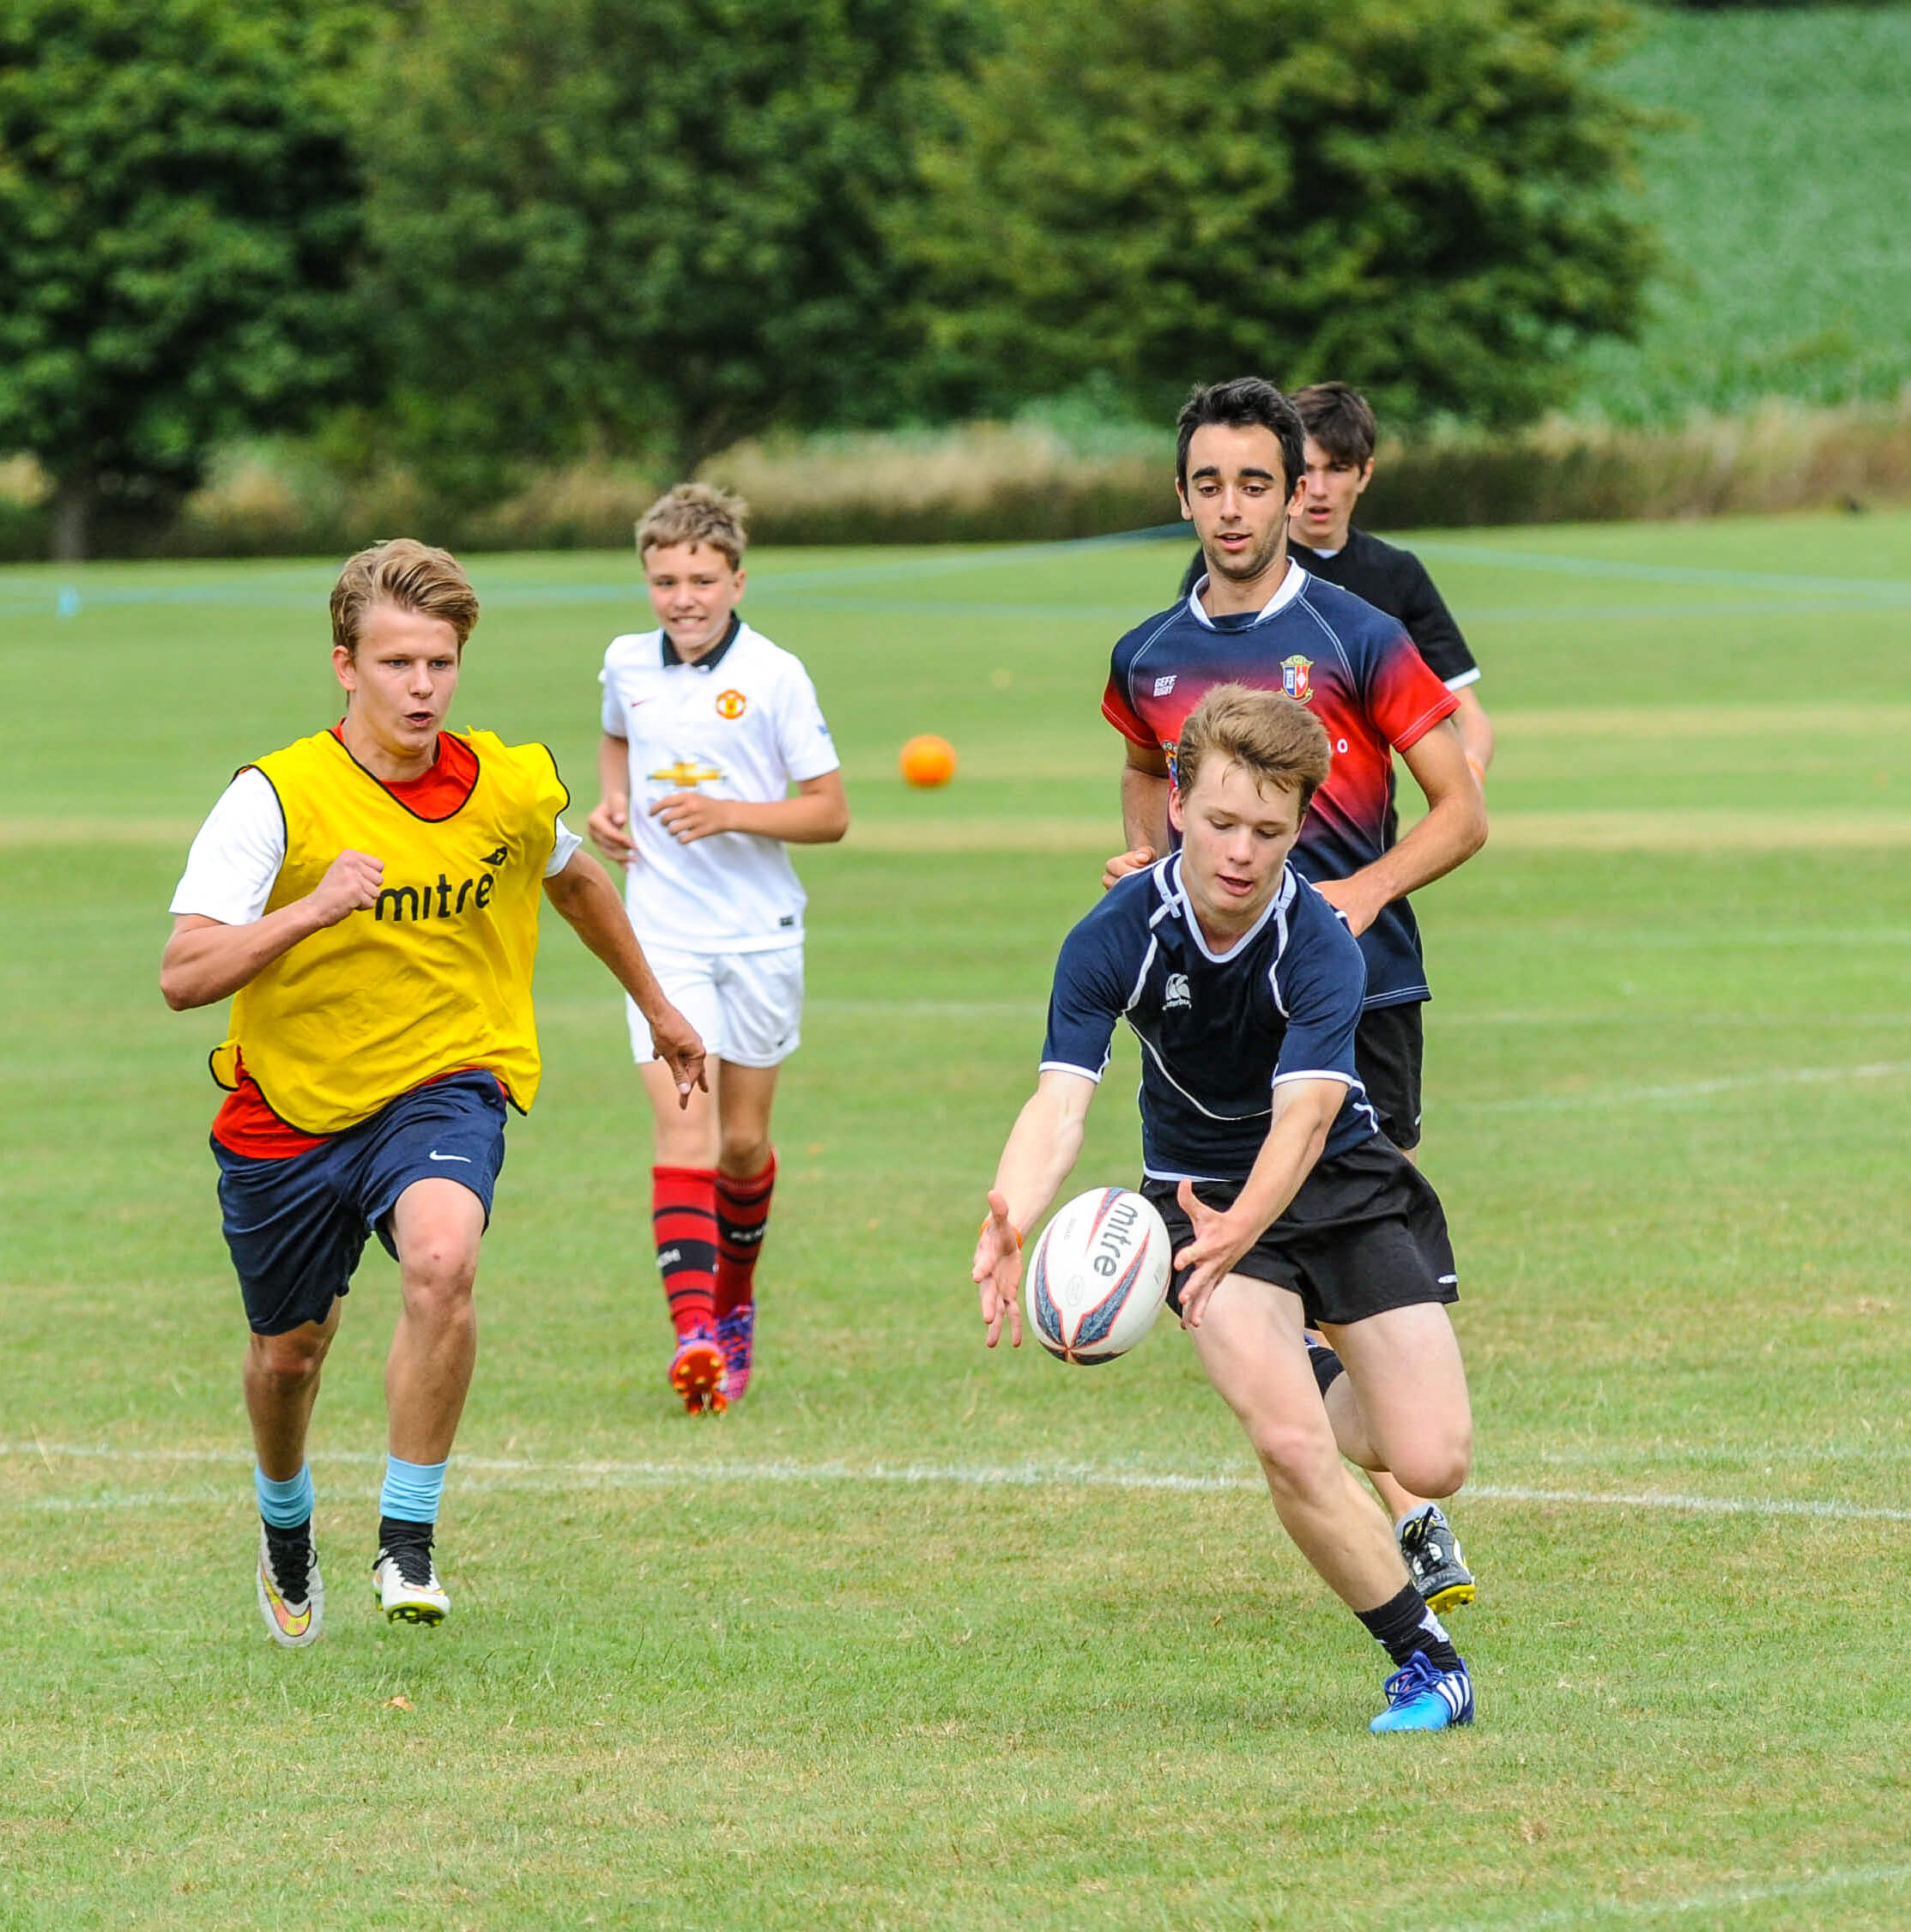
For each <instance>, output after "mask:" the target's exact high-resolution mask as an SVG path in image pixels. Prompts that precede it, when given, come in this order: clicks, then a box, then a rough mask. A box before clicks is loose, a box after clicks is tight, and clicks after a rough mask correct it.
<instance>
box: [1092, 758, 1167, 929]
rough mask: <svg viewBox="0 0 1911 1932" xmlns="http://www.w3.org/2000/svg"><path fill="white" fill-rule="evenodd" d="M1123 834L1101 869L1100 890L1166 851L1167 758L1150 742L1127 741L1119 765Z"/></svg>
mask: <svg viewBox="0 0 1911 1932" xmlns="http://www.w3.org/2000/svg"><path fill="white" fill-rule="evenodd" d="M1122 837H1123V838H1124V839H1127V840H1128V850H1127V851H1125V852H1117V853H1116V855H1115V857H1113V858H1111V859H1110V861H1109V862H1108V863H1107V864H1106V865H1104V867H1103V868H1102V890H1103V891H1104V892H1106V891H1107V890H1108V888H1109V887H1110V886H1112V885H1113V884H1114V883H1115V881H1116V880H1117V879H1122V878H1126V877H1127V875H1128V874H1129V873H1131V872H1139V871H1140V870H1141V869H1142V868H1143V867H1144V866H1147V865H1152V864H1153V863H1154V862H1155V861H1156V860H1157V859H1158V858H1159V857H1161V855H1162V854H1163V853H1164V851H1167V850H1168V845H1169V829H1168V760H1167V756H1166V754H1164V752H1162V751H1160V750H1158V748H1156V747H1154V746H1152V745H1138V744H1136V743H1135V742H1134V740H1133V739H1132V738H1131V739H1129V740H1128V760H1127V762H1126V763H1125V764H1124V765H1123V766H1122Z"/></svg>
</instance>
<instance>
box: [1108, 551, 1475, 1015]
mask: <svg viewBox="0 0 1911 1932" xmlns="http://www.w3.org/2000/svg"><path fill="white" fill-rule="evenodd" d="M1202 582H1203V584H1205V582H1206V579H1205V578H1204V579H1203V580H1202ZM1200 588H1201V586H1200V585H1197V586H1196V587H1195V589H1194V591H1193V592H1191V593H1190V594H1189V596H1188V597H1187V598H1185V599H1184V600H1183V601H1182V603H1178V604H1176V606H1175V607H1174V608H1173V609H1171V610H1165V611H1163V612H1162V613H1161V614H1160V615H1158V616H1155V617H1151V618H1149V619H1148V621H1146V623H1144V624H1138V625H1137V626H1136V627H1134V629H1133V630H1132V631H1130V632H1129V633H1128V635H1127V636H1126V637H1124V638H1123V639H1122V640H1121V642H1120V643H1118V644H1117V645H1116V646H1115V651H1114V655H1113V657H1112V659H1111V661H1110V669H1109V679H1108V689H1107V691H1106V693H1104V696H1103V699H1102V712H1103V715H1104V717H1105V718H1107V719H1108V721H1109V723H1110V724H1112V725H1114V727H1115V728H1116V730H1118V731H1119V732H1121V733H1122V736H1124V737H1126V738H1128V739H1131V740H1132V741H1133V742H1134V743H1136V744H1138V745H1146V746H1148V747H1151V748H1159V749H1160V750H1162V751H1163V752H1164V753H1166V754H1167V757H1168V762H1169V766H1170V769H1172V768H1173V765H1174V759H1175V748H1176V744H1177V742H1179V740H1180V737H1181V728H1182V724H1184V723H1186V721H1187V718H1188V713H1189V712H1191V711H1193V710H1194V706H1196V705H1198V704H1199V703H1200V701H1201V700H1202V698H1203V697H1204V696H1206V693H1208V692H1210V691H1212V690H1213V688H1214V687H1215V686H1216V685H1218V684H1246V685H1251V686H1254V687H1256V688H1257V689H1261V690H1267V691H1281V692H1285V693H1286V694H1287V695H1288V696H1289V697H1290V698H1293V699H1296V700H1298V701H1299V702H1300V703H1302V704H1304V705H1305V706H1307V707H1308V708H1309V710H1310V711H1311V712H1313V713H1314V715H1315V717H1316V718H1319V719H1320V721H1321V724H1322V725H1323V726H1324V727H1325V728H1326V730H1327V739H1328V742H1329V743H1330V745H1331V746H1332V748H1333V771H1332V772H1331V773H1330V774H1329V775H1328V778H1327V783H1326V784H1324V785H1323V786H1322V787H1321V790H1319V791H1318V792H1317V793H1316V794H1315V799H1314V805H1313V809H1312V810H1311V811H1309V814H1308V815H1307V820H1306V822H1305V823H1304V824H1303V826H1302V827H1301V836H1300V842H1299V844H1297V845H1296V846H1295V848H1294V857H1293V861H1292V863H1293V865H1294V868H1295V869H1296V870H1297V872H1299V873H1300V875H1301V876H1302V877H1303V878H1304V879H1310V880H1316V881H1318V880H1324V879H1345V878H1346V877H1348V876H1349V875H1352V873H1355V872H1358V871H1359V870H1360V869H1361V868H1362V867H1363V866H1365V865H1370V864H1372V863H1374V861H1375V860H1376V859H1377V858H1379V857H1380V856H1381V855H1382V853H1383V852H1384V851H1387V850H1388V847H1389V846H1391V845H1393V843H1394V836H1395V820H1394V757H1393V754H1394V752H1395V751H1405V750H1406V749H1407V748H1409V747H1410V746H1412V745H1413V744H1414V743H1416V742H1418V740H1419V739H1420V738H1421V737H1423V736H1424V735H1425V734H1426V733H1427V732H1428V731H1430V730H1432V728H1433V727H1434V726H1435V725H1436V724H1438V723H1439V722H1440V720H1441V719H1442V718H1449V717H1451V716H1452V715H1453V713H1454V712H1455V711H1456V710H1458V709H1459V705H1460V700H1458V699H1457V698H1455V697H1454V694H1453V693H1452V692H1450V691H1449V690H1448V688H1447V687H1446V686H1445V685H1443V684H1442V682H1441V681H1440V680H1439V679H1438V678H1437V677H1436V676H1435V675H1434V674H1433V672H1432V671H1431V670H1430V669H1428V667H1427V663H1426V660H1425V659H1424V657H1421V655H1420V653H1419V652H1418V651H1417V650H1416V649H1415V648H1414V645H1413V641H1412V639H1411V638H1409V637H1408V636H1407V634H1406V632H1405V631H1404V630H1402V629H1401V628H1400V623H1399V621H1398V620H1397V619H1395V618H1392V617H1388V616H1384V615H1382V613H1381V612H1379V611H1377V610H1376V609H1374V607H1373V606H1372V605H1371V604H1370V603H1363V602H1362V600H1361V599H1360V598H1358V597H1355V596H1354V595H1353V594H1352V592H1351V591H1343V590H1340V588H1338V587H1337V586H1336V585H1334V584H1328V583H1326V582H1324V581H1322V580H1321V578H1317V577H1310V576H1309V574H1308V573H1307V572H1305V571H1304V570H1303V569H1301V568H1300V567H1299V566H1297V565H1295V564H1292V563H1290V565H1289V566H1288V570H1287V574H1286V575H1285V577H1284V578H1282V579H1281V581H1280V586H1279V589H1278V590H1277V591H1275V592H1274V595H1273V597H1272V598H1271V599H1270V600H1269V601H1268V603H1267V605H1266V606H1265V607H1264V608H1263V609H1261V610H1258V611H1249V612H1245V613H1243V614H1242V615H1238V616H1229V617H1211V616H1210V615H1208V614H1207V612H1206V611H1205V610H1204V609H1202V608H1201V604H1200ZM1360 949H1361V952H1362V953H1363V954H1364V955H1365V956H1366V960H1367V1002H1366V1003H1367V1004H1368V1005H1369V1006H1398V1005H1402V1004H1405V1003H1406V1002H1410V1001H1413V1000H1424V999H1426V998H1428V997H1429V993H1428V990H1427V983H1426V969H1425V967H1424V965H1423V964H1422V963H1421V958H1420V935H1419V929H1418V926H1417V925H1416V924H1414V920H1413V914H1412V911H1411V910H1410V909H1409V908H1408V906H1407V904H1406V900H1405V899H1396V900H1394V903H1393V904H1392V905H1389V906H1388V907H1386V908H1385V909H1384V910H1383V911H1382V913H1381V915H1380V917H1379V918H1376V920H1375V921H1374V923H1373V924H1372V925H1371V926H1370V927H1369V928H1368V930H1366V931H1365V932H1364V933H1363V934H1362V935H1361V938H1360Z"/></svg>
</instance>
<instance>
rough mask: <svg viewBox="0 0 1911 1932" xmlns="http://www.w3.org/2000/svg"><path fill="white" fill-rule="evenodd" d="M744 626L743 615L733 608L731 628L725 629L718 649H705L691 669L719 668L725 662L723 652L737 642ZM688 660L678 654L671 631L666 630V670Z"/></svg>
mask: <svg viewBox="0 0 1911 1932" xmlns="http://www.w3.org/2000/svg"><path fill="white" fill-rule="evenodd" d="M742 628H743V620H742V619H741V617H739V616H738V615H736V613H735V611H734V610H733V611H732V612H731V613H730V627H729V630H727V631H725V632H724V633H723V639H722V641H721V642H720V643H719V644H718V645H717V647H716V649H715V650H713V651H705V653H704V654H703V656H702V657H699V658H698V659H697V660H696V661H695V663H692V665H691V669H692V670H698V671H713V670H715V669H717V666H718V665H719V664H720V663H723V653H724V652H725V651H728V650H729V647H730V646H731V645H733V644H735V642H736V635H737V633H738V632H739V631H741V629H742ZM686 662H688V660H686V658H684V657H680V656H679V655H678V652H677V647H676V645H674V644H673V643H671V641H670V633H669V632H668V631H666V632H664V633H663V663H664V669H666V670H668V669H669V667H670V666H671V665H672V664H681V663H686Z"/></svg>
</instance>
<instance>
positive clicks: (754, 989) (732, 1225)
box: [717, 947, 803, 1403]
mask: <svg viewBox="0 0 1911 1932" xmlns="http://www.w3.org/2000/svg"><path fill="white" fill-rule="evenodd" d="M717 984H718V990H719V992H720V995H721V997H722V1002H723V1042H724V1045H723V1069H722V1073H721V1075H720V1081H721V1085H720V1089H719V1091H720V1096H721V1097H720V1099H719V1100H718V1103H717V1121H718V1135H717V1142H718V1145H717V1343H718V1345H719V1347H721V1348H722V1349H723V1387H724V1395H725V1396H726V1397H727V1399H728V1400H729V1402H733V1403H734V1402H739V1401H741V1399H742V1397H743V1396H744V1394H745V1392H746V1391H747V1389H748V1388H749V1385H750V1375H751V1371H752V1368H753V1364H754V1360H755V1348H756V1319H757V1294H756V1270H757V1263H758V1261H759V1258H760V1257H761V1256H762V1253H763V1244H764V1238H765V1235H766V1234H767V1233H768V1232H769V1226H770V1207H771V1197H772V1196H773V1195H774V1194H775V1191H776V1185H777V1156H776V1152H775V1150H774V1148H772V1146H771V1139H770V1111H771V1107H772V1106H773V1105H774V1104H775V1101H776V1095H777V1072H778V1070H779V1069H780V1068H781V1067H782V1064H783V1061H784V1060H786V1059H787V1058H788V1057H789V1055H790V1054H792V1053H794V1052H795V1051H796V1048H797V1047H798V1046H799V1045H801V1037H802V1036H801V1025H802V1011H803V954H802V948H801V947H784V948H777V949H776V950H774V951H771V952H763V953H743V954H731V955H730V956H729V957H728V958H727V959H725V960H723V961H721V962H720V963H719V967H718V972H717Z"/></svg>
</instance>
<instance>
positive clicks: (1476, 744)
mask: <svg viewBox="0 0 1911 1932" xmlns="http://www.w3.org/2000/svg"><path fill="white" fill-rule="evenodd" d="M1454 697H1456V698H1457V699H1459V700H1460V709H1459V710H1458V711H1456V712H1454V714H1453V721H1454V724H1456V725H1457V726H1458V727H1459V729H1460V744H1461V746H1462V747H1463V748H1464V749H1465V751H1466V754H1467V764H1468V765H1469V766H1471V767H1472V769H1473V776H1474V777H1475V778H1478V779H1479V782H1480V783H1481V784H1485V783H1486V768H1487V766H1490V765H1491V763H1492V762H1493V747H1494V743H1495V738H1494V734H1493V721H1492V719H1491V718H1489V717H1488V716H1487V715H1486V707H1485V706H1484V705H1483V704H1481V703H1480V701H1479V699H1478V698H1477V697H1476V696H1475V695H1474V694H1473V686H1472V685H1470V684H1467V685H1462V686H1461V687H1460V689H1459V690H1457V691H1456V692H1454Z"/></svg>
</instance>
